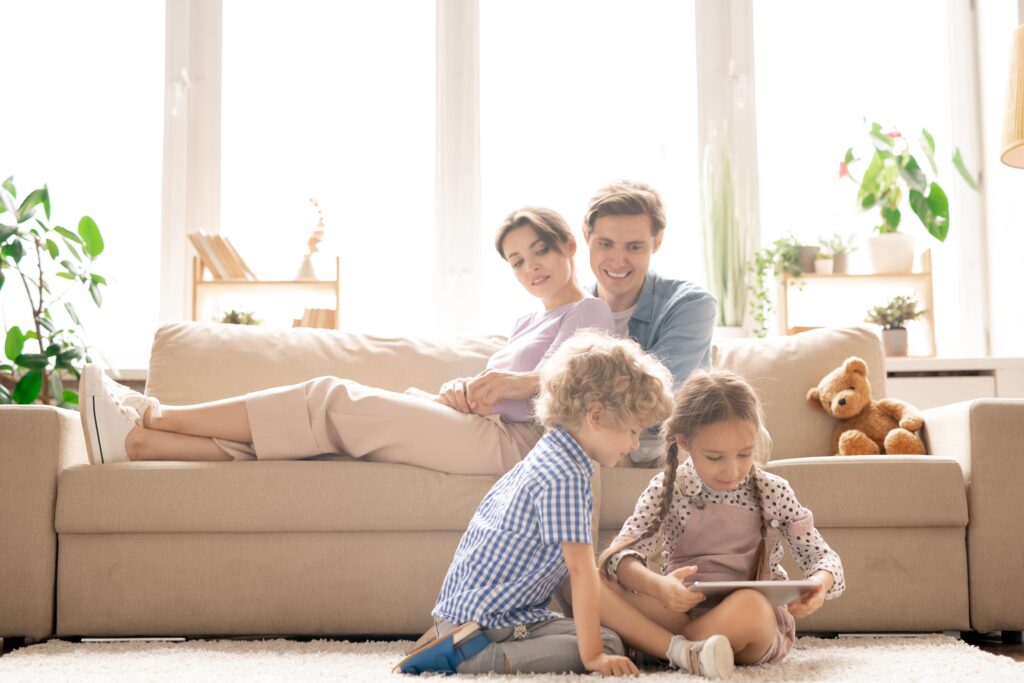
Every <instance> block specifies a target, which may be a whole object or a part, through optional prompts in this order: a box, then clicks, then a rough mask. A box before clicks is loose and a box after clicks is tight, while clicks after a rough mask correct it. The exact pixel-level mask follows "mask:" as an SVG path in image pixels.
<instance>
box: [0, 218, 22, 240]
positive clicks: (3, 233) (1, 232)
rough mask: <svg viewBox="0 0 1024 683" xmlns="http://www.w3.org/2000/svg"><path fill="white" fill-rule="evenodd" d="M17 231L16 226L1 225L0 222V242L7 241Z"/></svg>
mask: <svg viewBox="0 0 1024 683" xmlns="http://www.w3.org/2000/svg"><path fill="white" fill-rule="evenodd" d="M16 232H18V226H16V225H3V224H2V223H0V244H3V243H4V242H6V241H7V238H9V237H10V236H11V235H13V234H14V233H16Z"/></svg>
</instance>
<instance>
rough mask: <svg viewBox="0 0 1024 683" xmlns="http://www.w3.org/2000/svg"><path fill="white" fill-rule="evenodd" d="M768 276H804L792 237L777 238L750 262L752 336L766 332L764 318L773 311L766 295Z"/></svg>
mask: <svg viewBox="0 0 1024 683" xmlns="http://www.w3.org/2000/svg"><path fill="white" fill-rule="evenodd" d="M769 273H770V274H771V278H772V279H774V278H777V277H781V276H782V275H783V274H788V275H790V276H792V277H794V278H799V277H800V276H802V275H803V274H804V270H803V268H801V267H800V242H798V241H797V239H796V238H795V237H793V236H792V235H786V236H785V237H780V238H779V239H777V240H775V241H774V242H773V243H772V244H771V245H770V246H767V247H765V248H764V249H761V250H759V251H757V252H755V253H754V256H753V258H751V260H750V275H751V279H750V285H749V292H750V294H749V299H750V316H751V320H753V321H754V328H753V333H754V336H756V337H763V336H765V335H766V334H767V333H768V324H767V323H768V316H769V315H770V314H771V312H772V311H774V310H775V308H774V306H773V305H772V300H771V295H770V294H769V292H768V282H769Z"/></svg>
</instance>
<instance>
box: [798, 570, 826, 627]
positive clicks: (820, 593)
mask: <svg viewBox="0 0 1024 683" xmlns="http://www.w3.org/2000/svg"><path fill="white" fill-rule="evenodd" d="M807 578H809V579H812V580H814V581H817V582H818V584H819V585H818V587H817V588H815V589H814V590H811V591H808V592H807V593H805V594H804V596H803V597H802V598H800V599H799V600H794V601H793V602H791V603H789V605H787V607H788V609H789V613H790V614H792V615H793V616H794V617H796V618H797V619H803V618H804V617H806V616H809V615H811V614H814V613H815V612H817V611H818V608H820V607H821V606H822V605H824V604H825V593H828V592H829V590H830V589H831V588H832V586H833V585H834V584H835V582H836V579H835V577H834V576H832V573H831V572H827V571H825V570H824V569H819V570H818V571H816V572H814V573H813V574H811V575H810V576H809V577H807Z"/></svg>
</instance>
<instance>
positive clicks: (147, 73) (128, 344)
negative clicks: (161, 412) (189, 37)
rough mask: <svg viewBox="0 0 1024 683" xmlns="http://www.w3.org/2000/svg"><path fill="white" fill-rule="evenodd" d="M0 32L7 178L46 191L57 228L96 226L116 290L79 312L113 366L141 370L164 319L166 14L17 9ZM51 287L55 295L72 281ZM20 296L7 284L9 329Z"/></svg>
mask: <svg viewBox="0 0 1024 683" xmlns="http://www.w3.org/2000/svg"><path fill="white" fill-rule="evenodd" d="M113 18H116V20H114V19H113ZM2 21H3V26H4V35H3V39H2V40H0V61H2V62H3V64H4V65H5V69H4V92H5V94H6V97H5V98H4V104H3V116H2V120H3V133H2V135H3V152H2V155H0V162H2V163H3V168H0V174H3V178H6V177H7V176H9V175H13V176H14V179H15V185H16V187H17V189H18V193H19V195H20V196H22V197H24V196H25V195H26V194H27V193H28V192H29V191H31V190H32V189H35V188H36V187H41V186H42V185H43V184H44V183H45V184H46V185H48V187H49V190H50V197H51V202H52V214H51V225H61V226H66V227H68V228H70V229H71V230H74V229H75V228H76V227H77V225H78V220H79V219H80V218H81V217H82V215H85V214H87V215H89V216H91V217H92V218H93V219H94V220H95V221H96V223H97V224H98V225H99V227H100V230H101V231H102V234H103V237H104V240H105V242H106V249H105V251H104V252H103V254H101V255H100V257H99V260H97V262H96V265H95V270H96V272H97V273H100V274H102V275H103V276H105V277H106V278H107V281H108V283H109V287H107V288H105V289H104V293H103V297H104V300H103V306H102V308H99V309H96V308H95V306H93V304H92V303H91V301H90V300H89V298H88V296H86V297H84V300H82V301H80V302H78V304H77V305H76V308H77V310H78V312H79V314H80V317H81V318H82V322H83V323H84V324H85V329H86V332H87V339H88V341H89V342H90V343H91V344H93V345H94V346H95V347H96V349H97V351H98V352H99V353H101V354H102V355H103V356H104V357H106V358H107V359H108V360H109V361H110V362H111V363H112V364H113V365H114V366H115V367H118V368H137V367H145V365H146V359H147V358H148V356H149V347H150V344H151V343H152V339H153V331H154V329H155V328H156V325H157V321H158V318H159V291H160V289H159V287H160V283H159V279H158V277H157V276H156V275H155V274H156V273H158V272H159V270H160V254H159V249H160V188H161V159H162V143H163V100H164V90H163V76H164V72H163V68H164V7H163V3H155V2H131V1H130V0H97V1H96V2H89V3H82V2H77V1H75V0H46V1H45V2H14V3H6V4H5V5H4V10H3V19H2ZM51 282H52V284H53V287H54V289H55V291H56V292H57V293H59V292H60V291H61V289H60V283H63V282H65V281H63V280H59V279H56V278H53V279H52V280H51ZM15 287H19V288H20V287H21V284H20V283H16V282H14V281H13V279H8V281H7V284H6V285H5V286H4V290H3V292H2V296H0V304H2V310H0V315H2V316H3V323H4V327H7V326H8V325H15V324H19V323H23V321H24V319H25V316H24V311H23V310H21V308H20V303H21V301H22V300H23V299H24V297H23V296H19V295H21V294H23V292H20V291H14V289H15ZM9 290H10V291H9ZM62 311H63V307H62V306H60V305H59V304H58V306H57V308H56V310H55V313H57V314H60V313H61V312H62ZM94 355H95V354H94Z"/></svg>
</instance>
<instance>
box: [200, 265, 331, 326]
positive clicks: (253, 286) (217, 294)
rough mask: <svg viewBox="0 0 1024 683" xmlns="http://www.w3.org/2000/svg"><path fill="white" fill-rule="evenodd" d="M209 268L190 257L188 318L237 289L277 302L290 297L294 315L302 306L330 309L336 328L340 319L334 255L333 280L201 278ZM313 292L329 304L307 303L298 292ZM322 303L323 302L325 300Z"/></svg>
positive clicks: (235, 291)
mask: <svg viewBox="0 0 1024 683" xmlns="http://www.w3.org/2000/svg"><path fill="white" fill-rule="evenodd" d="M208 272H209V269H208V268H207V267H206V265H205V264H204V263H203V261H202V259H201V258H199V257H193V258H192V320H198V319H199V315H200V312H201V311H203V310H204V309H205V307H206V306H207V305H208V304H211V303H216V302H217V301H219V300H221V299H223V298H225V297H226V296H228V294H227V292H231V293H232V294H236V293H238V292H248V293H252V294H257V296H259V297H260V298H269V297H271V296H274V297H275V298H277V299H278V304H279V305H280V300H281V299H286V300H294V301H295V306H294V307H291V306H289V307H290V308H294V313H293V316H294V314H297V317H300V318H301V317H302V314H303V311H304V309H306V308H314V307H316V308H327V309H328V310H332V311H333V312H334V329H338V328H339V322H340V315H339V313H340V310H341V305H340V304H341V287H340V284H339V279H340V278H339V273H340V272H341V271H340V262H339V259H338V257H335V259H334V279H333V280H242V279H239V278H230V279H220V280H214V279H204V276H205V275H206V274H207V273H208ZM303 292H306V293H311V294H315V295H316V296H317V297H320V299H324V298H325V297H327V299H326V301H329V302H330V304H331V305H330V306H327V305H319V306H312V305H310V304H311V303H313V302H311V301H309V300H303V298H302V293H303ZM325 303H326V302H325Z"/></svg>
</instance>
